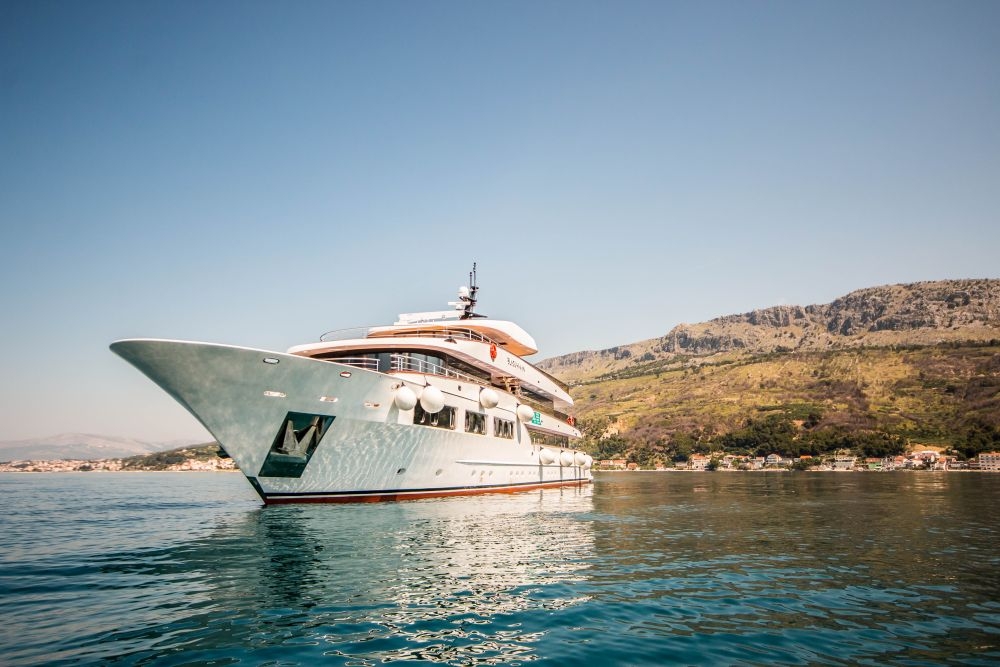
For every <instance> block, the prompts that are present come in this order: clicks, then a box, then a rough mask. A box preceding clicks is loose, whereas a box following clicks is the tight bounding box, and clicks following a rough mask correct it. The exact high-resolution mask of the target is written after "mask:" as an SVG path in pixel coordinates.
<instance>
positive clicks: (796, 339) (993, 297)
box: [539, 279, 1000, 383]
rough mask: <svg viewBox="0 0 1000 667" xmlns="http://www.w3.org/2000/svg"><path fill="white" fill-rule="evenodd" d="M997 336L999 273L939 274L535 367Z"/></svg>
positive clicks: (571, 369) (582, 374)
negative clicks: (995, 276) (958, 276)
mask: <svg viewBox="0 0 1000 667" xmlns="http://www.w3.org/2000/svg"><path fill="white" fill-rule="evenodd" d="M994 339H1000V280H998V279H967V280H939V281H926V282H918V283H906V284H896V285H884V286H880V287H869V288H865V289H860V290H855V291H853V292H850V293H849V294H846V295H844V296H842V297H840V298H838V299H835V300H834V301H832V302H831V303H828V304H818V305H810V306H794V305H781V306H773V307H770V308H763V309H759V310H753V311H750V312H747V313H742V314H737V315H725V316H722V317H717V318H715V319H712V320H709V321H708V322H702V323H699V324H679V325H677V326H675V327H674V328H673V329H671V330H670V331H669V332H668V333H667V334H666V335H664V336H662V337H660V338H653V339H649V340H645V341H639V342H637V343H631V344H628V345H623V346H616V347H613V348H608V349H606V350H600V351H586V352H574V353H571V354H567V355H562V356H560V357H554V358H551V359H546V360H545V361H543V362H541V363H540V364H539V366H540V367H541V368H543V369H545V370H546V371H548V372H550V373H553V374H555V375H557V376H558V377H560V378H561V379H563V380H565V381H567V382H570V383H573V382H579V381H582V380H585V379H587V378H594V377H599V376H601V375H605V374H608V373H613V372H616V371H619V370H622V369H627V368H629V367H635V366H641V365H643V364H651V363H657V362H661V363H662V362H665V361H669V360H672V359H676V358H678V357H699V356H710V355H714V354H719V353H725V352H745V353H750V354H768V353H774V352H779V353H780V352H791V351H822V350H835V349H848V348H859V347H885V346H893V345H933V344H938V343H946V342H958V341H962V342H966V341H989V340H994Z"/></svg>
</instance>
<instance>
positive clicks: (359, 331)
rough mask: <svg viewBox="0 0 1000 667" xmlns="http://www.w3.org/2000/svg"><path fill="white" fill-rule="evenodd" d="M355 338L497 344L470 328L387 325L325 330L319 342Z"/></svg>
mask: <svg viewBox="0 0 1000 667" xmlns="http://www.w3.org/2000/svg"><path fill="white" fill-rule="evenodd" d="M379 329H384V330H379ZM356 338H442V339H448V338H453V339H455V340H472V341H476V342H479V343H486V344H492V345H499V344H500V343H497V342H496V341H495V340H493V339H492V338H490V337H489V336H484V335H482V334H481V333H479V332H478V331H472V330H471V329H398V330H394V329H389V328H387V327H353V328H350V329H335V330H333V331H327V332H326V333H325V334H323V335H322V336H320V337H319V340H320V342H322V343H328V342H330V341H335V340H353V339H356Z"/></svg>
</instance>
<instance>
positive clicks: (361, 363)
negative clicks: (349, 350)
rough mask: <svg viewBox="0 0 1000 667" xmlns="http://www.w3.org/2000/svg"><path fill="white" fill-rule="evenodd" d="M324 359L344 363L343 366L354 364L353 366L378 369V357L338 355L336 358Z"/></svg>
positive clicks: (372, 369) (369, 369) (371, 369)
mask: <svg viewBox="0 0 1000 667" xmlns="http://www.w3.org/2000/svg"><path fill="white" fill-rule="evenodd" d="M326 361H332V362H334V363H337V364H344V365H345V366H354V367H355V368H364V369H365V370H368V371H377V370H378V357H339V358H337V359H326Z"/></svg>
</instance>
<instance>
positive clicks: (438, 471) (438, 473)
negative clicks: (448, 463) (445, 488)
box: [434, 468, 444, 475]
mask: <svg viewBox="0 0 1000 667" xmlns="http://www.w3.org/2000/svg"><path fill="white" fill-rule="evenodd" d="M443 472H444V469H443V468H438V469H437V470H435V471H434V474H435V475H440V474H441V473H443Z"/></svg>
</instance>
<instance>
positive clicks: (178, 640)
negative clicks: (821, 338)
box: [0, 474, 1000, 665]
mask: <svg viewBox="0 0 1000 667" xmlns="http://www.w3.org/2000/svg"><path fill="white" fill-rule="evenodd" d="M28 481H30V483H27V482H28ZM998 497H1000V476H986V475H954V476H944V477H940V479H935V480H934V483H932V484H929V483H926V480H923V479H921V478H920V476H918V475H850V474H847V475H825V476H824V475H781V476H774V475H723V474H717V475H712V474H704V475H700V474H691V475H686V474H685V475H679V474H663V475H653V474H650V475H629V474H610V475H604V476H600V477H598V480H597V483H596V484H595V485H593V486H592V487H588V488H585V489H582V490H562V491H556V492H552V491H545V492H533V493H524V494H517V495H512V496H497V497H485V496H481V497H472V498H452V499H444V500H432V501H419V502H411V503H395V504H392V503H390V504H380V505H358V506H309V507H305V506H302V507H296V506H285V507H269V508H261V507H260V506H259V504H258V503H257V502H256V501H255V499H254V497H253V494H252V492H251V491H250V489H249V487H248V485H247V484H246V482H245V480H243V479H242V478H241V477H240V476H238V475H104V476H99V475H92V476H87V475H80V476H73V475H63V476H58V475H55V476H51V475H50V476H46V475H33V476H28V475H20V476H11V475H6V476H0V502H3V503H4V506H5V507H6V508H8V510H9V511H7V512H6V513H5V515H4V517H3V519H2V520H3V522H4V523H3V531H0V590H2V591H3V593H2V597H0V610H2V613H3V618H4V619H5V623H4V624H2V625H0V649H2V651H0V654H2V655H3V656H4V657H3V661H4V662H5V663H9V664H12V665H26V664H37V663H39V662H46V663H52V664H58V663H66V664H69V663H72V664H99V663H100V664H122V665H129V664H148V663H155V664H167V665H171V664H177V665H182V664H185V665H186V664H219V665H225V664H275V665H311V664H315V663H316V662H319V661H322V662H323V663H324V664H333V665H376V664H382V663H385V662H397V663H404V664H407V663H412V664H416V663H418V662H419V663H426V662H439V663H444V664H452V665H489V664H527V663H537V664H545V663H547V664H570V663H586V664H589V663H593V662H595V661H596V662H601V663H606V664H647V665H660V664H665V663H671V662H676V663H680V664H744V665H751V664H788V665H797V664H802V665H805V664H809V665H812V664H838V665H840V664H942V663H949V662H952V663H956V664H958V663H961V664H990V663H994V664H995V663H996V662H998V661H1000V650H998V644H1000V603H998V602H997V600H998V599H1000V582H998V577H997V576H996V574H995V573H996V566H997V565H998V564H1000V562H998V554H997V549H996V546H995V545H996V544H997V543H998V541H997V537H998V536H997V534H996V533H997V527H996V526H995V525H994V522H993V521H991V520H990V519H989V517H986V516H984V513H983V512H982V511H981V508H982V507H984V506H989V505H990V503H993V504H995V503H996V500H997V499H998ZM931 505H932V506H931Z"/></svg>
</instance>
